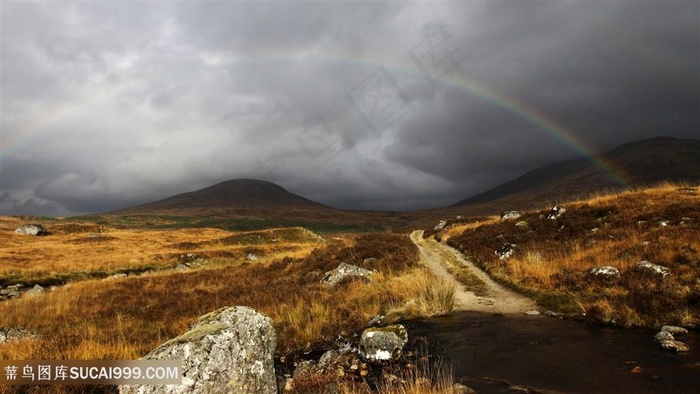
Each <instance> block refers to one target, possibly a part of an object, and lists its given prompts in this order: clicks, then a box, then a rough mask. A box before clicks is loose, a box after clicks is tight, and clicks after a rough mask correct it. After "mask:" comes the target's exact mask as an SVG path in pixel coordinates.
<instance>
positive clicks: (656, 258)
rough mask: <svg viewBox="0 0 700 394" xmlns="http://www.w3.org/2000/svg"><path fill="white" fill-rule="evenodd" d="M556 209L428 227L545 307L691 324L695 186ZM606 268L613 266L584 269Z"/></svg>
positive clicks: (626, 321)
mask: <svg viewBox="0 0 700 394" xmlns="http://www.w3.org/2000/svg"><path fill="white" fill-rule="evenodd" d="M563 207H564V208H565V211H563V213H562V214H560V215H558V217H551V216H550V215H549V214H550V210H549V209H547V210H533V211H529V212H522V216H521V217H518V218H515V219H510V220H499V219H498V218H497V217H496V218H493V219H489V220H487V221H482V223H473V222H472V223H467V222H466V221H461V222H460V221H455V220H453V221H450V222H448V223H447V225H446V226H445V229H444V230H442V231H439V232H437V233H434V232H432V231H431V232H430V233H433V234H435V236H436V238H437V239H440V240H442V241H443V242H446V243H447V244H448V245H450V246H452V247H454V248H455V249H458V250H460V251H461V252H463V253H464V254H465V255H467V256H469V257H470V259H471V260H472V261H475V262H477V263H478V264H479V265H480V267H481V268H483V269H484V270H486V271H487V272H488V273H489V274H490V275H491V276H492V277H494V278H495V279H497V280H500V281H502V282H505V283H507V284H509V285H510V286H511V287H513V288H516V289H519V290H521V291H522V292H524V293H526V294H529V295H531V296H533V297H535V298H536V299H537V301H538V303H540V304H541V305H542V306H543V307H545V308H548V309H553V310H559V311H568V312H581V311H583V312H586V314H587V316H588V317H589V318H591V319H594V320H597V321H602V322H606V323H612V324H620V325H624V326H650V327H655V326H659V325H661V324H680V325H685V326H690V325H697V324H698V323H700V298H699V297H698V294H700V287H699V286H700V282H698V275H699V274H700V192H699V189H698V187H685V186H676V185H667V186H661V187H656V188H648V189H643V190H637V191H626V192H621V193H614V194H611V195H603V196H598V197H594V198H591V199H587V200H581V201H577V202H571V203H567V204H564V205H563ZM499 252H500V254H499ZM643 261H648V262H650V263H652V264H655V265H659V266H662V267H664V268H663V269H659V270H656V268H653V267H654V266H653V265H652V266H649V264H647V266H646V267H644V266H640V262H643ZM605 266H610V267H614V269H617V270H619V272H618V273H617V274H615V275H611V276H606V275H595V274H592V273H591V270H592V269H593V268H596V267H605Z"/></svg>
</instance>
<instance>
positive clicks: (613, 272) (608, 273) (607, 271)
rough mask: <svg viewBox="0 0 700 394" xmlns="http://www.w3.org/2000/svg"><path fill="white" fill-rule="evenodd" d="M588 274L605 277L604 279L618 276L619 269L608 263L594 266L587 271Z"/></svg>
mask: <svg viewBox="0 0 700 394" xmlns="http://www.w3.org/2000/svg"><path fill="white" fill-rule="evenodd" d="M588 274H589V275H593V276H595V277H598V278H605V279H610V278H619V277H620V270H619V269H617V268H615V267H611V266H609V265H604V266H602V267H595V268H593V269H591V270H590V272H588Z"/></svg>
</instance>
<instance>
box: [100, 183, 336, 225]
mask: <svg viewBox="0 0 700 394" xmlns="http://www.w3.org/2000/svg"><path fill="white" fill-rule="evenodd" d="M308 211H317V212H319V213H320V212H330V211H337V210H336V209H333V208H331V207H328V206H326V205H323V204H321V203H318V202H315V201H311V200H308V199H306V198H304V197H301V196H299V195H296V194H293V193H290V192H288V191H287V190H285V189H284V188H283V187H281V186H279V185H276V184H274V183H272V182H266V181H260V180H255V179H236V180H231V181H225V182H221V183H218V184H216V185H213V186H209V187H206V188H204V189H200V190H195V191H191V192H187V193H182V194H177V195H174V196H172V197H168V198H166V199H163V200H160V201H156V202H151V203H147V204H143V205H139V206H135V207H131V208H127V209H123V210H120V211H117V212H114V213H119V214H134V213H149V214H154V213H168V214H180V215H193V216H194V215H204V216H231V215H235V216H249V217H255V216H265V217H267V216H274V215H275V214H276V213H278V212H280V213H284V214H285V217H286V216H289V215H291V216H295V214H300V213H306V212H308Z"/></svg>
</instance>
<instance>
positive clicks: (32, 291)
mask: <svg viewBox="0 0 700 394" xmlns="http://www.w3.org/2000/svg"><path fill="white" fill-rule="evenodd" d="M44 291H45V290H44V288H43V287H41V286H39V285H34V287H32V288H31V289H30V290H28V291H27V292H25V293H24V296H25V297H27V296H29V297H31V296H35V295H39V294H42V293H43V292H44Z"/></svg>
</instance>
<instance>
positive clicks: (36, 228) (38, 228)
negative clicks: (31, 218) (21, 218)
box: [15, 223, 49, 235]
mask: <svg viewBox="0 0 700 394" xmlns="http://www.w3.org/2000/svg"><path fill="white" fill-rule="evenodd" d="M15 233H17V234H21V235H48V234H49V231H48V230H47V229H46V227H44V226H43V225H42V224H39V223H29V224H23V225H21V226H19V227H18V228H17V229H16V230H15Z"/></svg>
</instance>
